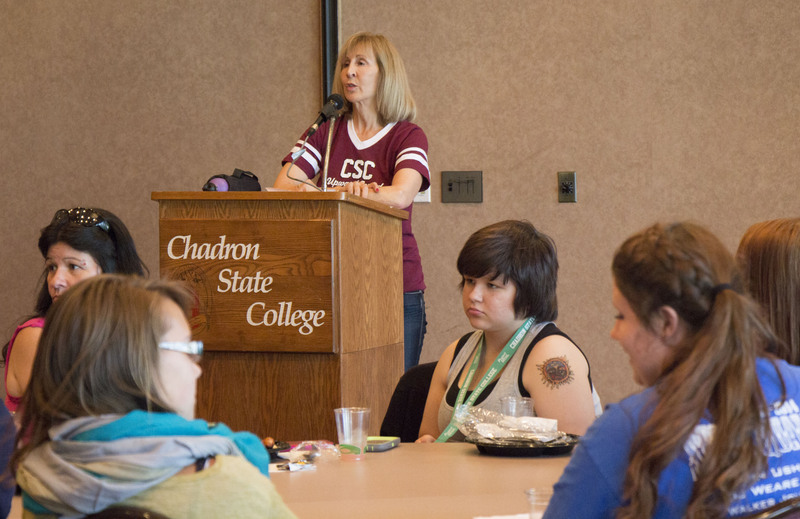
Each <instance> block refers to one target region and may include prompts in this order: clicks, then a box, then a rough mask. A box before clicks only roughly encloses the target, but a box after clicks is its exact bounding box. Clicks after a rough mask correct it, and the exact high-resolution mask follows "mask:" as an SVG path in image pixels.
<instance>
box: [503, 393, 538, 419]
mask: <svg viewBox="0 0 800 519" xmlns="http://www.w3.org/2000/svg"><path fill="white" fill-rule="evenodd" d="M500 408H501V410H502V413H503V414H504V415H506V416H533V399H532V398H529V397H525V396H504V397H503V398H501V399H500Z"/></svg>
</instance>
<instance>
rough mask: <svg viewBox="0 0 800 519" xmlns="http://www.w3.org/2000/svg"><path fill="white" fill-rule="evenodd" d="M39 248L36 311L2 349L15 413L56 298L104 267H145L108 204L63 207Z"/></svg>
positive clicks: (129, 270)
mask: <svg viewBox="0 0 800 519" xmlns="http://www.w3.org/2000/svg"><path fill="white" fill-rule="evenodd" d="M39 251H41V253H42V257H44V261H45V271H44V273H43V274H42V278H43V282H42V288H41V289H40V291H39V296H38V298H37V300H36V308H35V314H34V315H33V316H32V317H30V318H28V319H27V320H26V321H25V322H24V323H22V324H21V325H20V326H19V327H18V328H17V329H16V331H15V332H14V335H13V336H12V337H11V340H10V341H9V343H8V345H7V346H6V351H4V358H5V360H6V367H5V385H6V399H5V404H6V407H7V408H8V410H9V411H11V412H12V413H14V412H16V411H17V407H18V406H19V401H20V398H21V396H22V394H23V393H24V392H25V388H26V387H27V386H28V381H29V380H30V375H31V366H32V365H33V357H34V355H35V354H36V345H37V344H38V343H39V337H40V336H41V334H42V327H43V326H44V316H45V314H46V313H47V310H48V309H49V308H50V305H51V304H52V303H53V301H55V300H56V299H58V298H59V297H60V296H61V295H62V294H63V293H64V292H65V291H66V290H67V289H68V288H69V287H71V286H72V285H74V284H75V283H77V282H78V281H81V280H83V279H86V278H89V277H92V276H96V275H97V274H100V273H103V272H106V273H120V274H133V275H138V276H144V275H145V274H146V272H147V267H146V266H145V265H144V263H143V262H142V260H141V259H140V258H139V255H138V254H137V252H136V246H135V245H134V243H133V238H131V235H130V233H129V232H128V229H127V227H125V224H124V223H122V221H121V220H120V219H119V218H117V216H116V215H114V214H113V213H111V212H109V211H106V210H104V209H87V208H82V207H76V208H73V209H60V210H59V211H58V212H56V214H55V216H54V217H53V220H52V221H51V222H50V224H49V225H48V226H47V227H45V228H44V229H42V232H41V235H40V236H39Z"/></svg>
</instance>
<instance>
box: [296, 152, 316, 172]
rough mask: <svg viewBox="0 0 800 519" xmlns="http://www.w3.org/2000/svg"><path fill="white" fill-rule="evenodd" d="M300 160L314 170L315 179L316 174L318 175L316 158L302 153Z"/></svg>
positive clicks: (310, 154)
mask: <svg viewBox="0 0 800 519" xmlns="http://www.w3.org/2000/svg"><path fill="white" fill-rule="evenodd" d="M300 158H301V159H303V160H304V161H306V162H307V163H308V164H309V165H310V166H311V167H312V168H314V176H315V177H316V176H317V173H319V161H318V160H317V159H316V157H314V155H313V154H312V153H303V155H302V156H301V157H300Z"/></svg>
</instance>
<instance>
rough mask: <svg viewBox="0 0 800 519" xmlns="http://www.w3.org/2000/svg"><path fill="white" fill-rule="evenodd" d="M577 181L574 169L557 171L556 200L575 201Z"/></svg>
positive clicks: (560, 201)
mask: <svg viewBox="0 0 800 519" xmlns="http://www.w3.org/2000/svg"><path fill="white" fill-rule="evenodd" d="M577 201H578V183H577V179H576V175H575V172H574V171H559V172H558V202H559V203H564V202H577Z"/></svg>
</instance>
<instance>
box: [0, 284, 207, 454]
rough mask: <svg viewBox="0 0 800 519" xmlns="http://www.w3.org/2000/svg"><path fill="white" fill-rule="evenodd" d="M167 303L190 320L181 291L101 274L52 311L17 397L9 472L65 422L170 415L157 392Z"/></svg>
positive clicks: (70, 293) (187, 296) (188, 306)
mask: <svg viewBox="0 0 800 519" xmlns="http://www.w3.org/2000/svg"><path fill="white" fill-rule="evenodd" d="M165 299H169V300H172V301H174V302H175V303H176V304H178V306H179V307H181V309H183V311H184V313H185V314H186V315H188V313H189V311H190V310H191V304H192V301H193V299H192V297H191V294H190V293H189V291H188V290H187V289H186V288H184V287H183V286H182V285H179V284H178V283H175V282H167V281H145V280H144V279H143V278H139V277H134V276H123V275H112V274H102V275H99V276H96V277H93V278H90V279H87V280H84V281H82V282H80V283H78V284H77V285H75V286H74V287H72V288H70V289H69V290H68V291H67V292H65V293H64V295H63V296H61V297H60V298H59V299H58V300H57V301H56V302H55V303H54V304H53V305H52V307H51V309H50V312H48V314H47V321H46V324H45V327H44V330H43V331H42V337H41V339H40V341H39V347H38V349H37V351H36V357H35V359H34V362H33V370H32V372H31V382H30V384H29V386H28V389H27V390H26V391H25V394H24V396H23V397H22V402H21V405H20V411H21V412H22V420H21V421H20V429H19V432H18V434H17V445H21V446H22V447H21V448H19V449H17V450H16V451H15V452H14V455H13V456H12V460H11V463H12V466H14V467H15V466H16V464H17V463H19V461H20V460H21V459H22V458H24V456H25V455H26V454H27V453H28V452H29V451H30V450H32V449H34V448H35V447H37V446H38V445H41V444H42V443H44V442H46V441H48V430H49V429H50V428H51V427H53V426H55V425H58V424H59V423H61V422H63V421H65V420H69V419H71V418H78V417H82V416H98V415H102V414H124V413H128V412H130V411H134V410H137V409H140V410H146V411H166V412H174V411H173V409H171V407H170V406H169V404H168V403H167V402H166V401H165V399H164V398H163V396H162V392H161V391H160V387H162V386H161V381H160V380H159V379H158V358H159V357H158V341H159V339H160V338H161V336H162V335H163V334H164V333H165V332H166V327H167V324H166V322H165V321H164V318H163V304H164V301H165Z"/></svg>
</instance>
